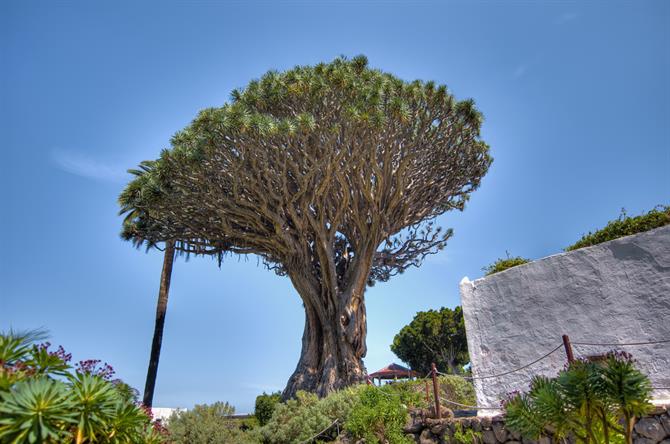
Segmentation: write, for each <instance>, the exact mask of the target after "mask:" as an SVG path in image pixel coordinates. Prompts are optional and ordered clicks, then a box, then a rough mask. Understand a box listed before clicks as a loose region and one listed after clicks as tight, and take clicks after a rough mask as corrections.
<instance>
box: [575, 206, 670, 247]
mask: <svg viewBox="0 0 670 444" xmlns="http://www.w3.org/2000/svg"><path fill="white" fill-rule="evenodd" d="M668 224H670V206H667V205H658V206H657V207H656V208H654V209H653V210H651V211H649V212H648V213H645V214H641V215H639V216H634V217H631V216H628V215H627V214H626V211H625V210H622V211H621V215H620V216H619V218H618V219H616V220H612V221H610V222H608V223H607V225H606V226H605V228H601V229H600V230H597V231H595V232H593V233H591V232H589V234H586V235H584V236H583V237H582V238H581V239H580V240H579V241H577V242H575V243H574V244H572V245H570V246H569V247H567V248H566V249H565V251H572V250H577V249H579V248H584V247H590V246H592V245H597V244H600V243H602V242H607V241H611V240H614V239H617V238H619V237H623V236H630V235H632V234H636V233H641V232H643V231H649V230H652V229H654V228H658V227H662V226H664V225H668Z"/></svg>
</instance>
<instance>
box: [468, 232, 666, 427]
mask: <svg viewBox="0 0 670 444" xmlns="http://www.w3.org/2000/svg"><path fill="white" fill-rule="evenodd" d="M460 291H461V303H462V306H463V314H464V317H465V327H466V331H467V335H468V348H469V351H470V358H471V362H472V368H473V376H475V377H478V376H484V375H494V374H500V373H504V372H506V371H508V370H513V369H516V368H519V367H521V366H523V365H525V364H528V363H530V362H532V361H534V360H535V359H537V358H538V357H540V356H542V355H544V354H545V353H547V352H549V351H551V350H552V349H554V348H555V347H556V346H557V345H559V344H561V336H562V335H563V334H567V335H568V336H569V337H570V339H571V341H572V342H593V343H629V342H645V341H654V340H669V339H670V226H665V227H661V228H657V229H655V230H651V231H648V232H645V233H640V234H636V235H633V236H628V237H624V238H620V239H616V240H613V241H610V242H605V243H602V244H599V245H596V246H593V247H589V248H583V249H580V250H576V251H572V252H568V253H562V254H558V255H555V256H550V257H547V258H544V259H540V260H537V261H534V262H531V263H529V264H525V265H521V266H517V267H514V268H510V269H508V270H505V271H503V272H500V273H496V274H494V275H491V276H487V277H484V278H481V279H477V280H475V281H470V280H469V279H468V278H467V277H465V278H463V280H462V281H461V284H460ZM613 348H615V347H611V346H603V347H601V346H584V345H582V346H580V345H575V346H574V350H575V354H576V355H577V357H579V356H584V355H597V354H603V353H605V352H607V351H609V350H612V349H613ZM619 349H622V350H625V351H628V352H630V353H632V354H633V357H634V358H635V359H636V360H637V361H638V364H639V367H640V368H641V369H642V370H643V371H644V372H645V373H646V374H647V375H648V376H649V378H650V379H651V381H652V385H653V386H654V387H660V388H664V389H658V390H655V391H654V398H655V399H659V400H660V399H666V400H667V399H670V389H668V388H670V343H662V344H655V345H641V346H631V347H620V348H619ZM565 363H566V355H565V351H564V349H563V348H560V349H559V350H558V351H556V352H554V353H553V354H551V355H550V356H549V357H547V358H546V359H543V360H542V361H540V362H538V363H537V364H534V365H532V366H531V367H529V368H527V369H524V370H521V371H519V372H514V373H511V374H509V375H505V376H501V377H496V378H491V379H481V380H475V381H474V382H475V389H476V393H477V403H478V405H479V406H480V407H481V406H486V407H497V406H499V405H500V400H501V398H502V397H503V396H504V395H505V394H506V393H509V392H511V391H514V390H526V389H527V388H528V383H529V381H530V378H531V377H532V375H534V374H544V375H547V376H555V375H556V374H557V373H558V371H559V370H560V369H562V368H563V367H564V365H565ZM491 413H496V412H495V411H480V414H491Z"/></svg>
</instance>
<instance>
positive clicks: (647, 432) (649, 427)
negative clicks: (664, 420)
mask: <svg viewBox="0 0 670 444" xmlns="http://www.w3.org/2000/svg"><path fill="white" fill-rule="evenodd" d="M635 431H636V432H637V433H638V434H639V435H640V436H642V437H644V438H649V439H651V440H652V441H654V444H656V443H657V442H659V441H660V440H662V439H663V438H665V435H666V433H665V429H664V428H663V426H662V425H661V422H660V421H659V420H658V419H656V418H654V417H652V418H642V419H640V420H639V421H638V422H637V424H635Z"/></svg>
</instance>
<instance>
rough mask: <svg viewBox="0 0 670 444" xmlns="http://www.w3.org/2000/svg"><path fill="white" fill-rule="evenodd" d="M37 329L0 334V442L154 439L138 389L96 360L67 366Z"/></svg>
mask: <svg viewBox="0 0 670 444" xmlns="http://www.w3.org/2000/svg"><path fill="white" fill-rule="evenodd" d="M43 339H44V333H43V332H41V331H36V332H28V333H16V332H9V333H0V442H2V443H12V444H32V443H76V444H84V443H101V444H140V443H141V444H159V443H163V442H165V437H164V436H163V435H162V434H161V433H159V432H158V431H157V430H154V428H153V427H152V425H151V421H150V417H149V416H148V415H147V413H146V412H145V411H144V410H143V408H142V407H140V406H139V405H137V403H136V400H137V391H136V390H134V389H133V388H132V387H130V386H128V385H127V384H125V383H123V382H122V381H120V380H118V379H117V380H111V377H112V375H113V374H114V370H113V369H112V367H111V366H109V365H107V364H105V365H102V366H99V363H100V361H98V360H87V361H81V362H80V363H79V364H77V368H76V369H73V368H72V367H71V366H70V365H69V361H70V358H71V356H70V355H69V354H68V353H66V352H65V350H64V349H63V348H62V347H59V348H58V349H57V350H56V351H50V350H49V347H50V344H49V343H43V344H39V345H38V344H35V342H36V341H41V340H43Z"/></svg>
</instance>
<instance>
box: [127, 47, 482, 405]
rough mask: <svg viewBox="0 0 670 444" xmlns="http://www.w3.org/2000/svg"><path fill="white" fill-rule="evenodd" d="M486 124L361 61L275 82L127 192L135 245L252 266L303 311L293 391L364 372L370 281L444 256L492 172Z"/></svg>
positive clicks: (143, 171) (193, 135)
mask: <svg viewBox="0 0 670 444" xmlns="http://www.w3.org/2000/svg"><path fill="white" fill-rule="evenodd" d="M481 122H482V116H481V114H480V113H479V111H477V109H476V108H475V107H474V103H473V101H472V100H464V101H458V100H456V99H454V97H453V96H452V95H451V94H449V92H448V91H447V88H446V87H445V86H444V85H436V84H435V83H434V82H423V81H418V80H417V81H413V82H406V81H403V80H401V79H399V78H397V77H395V76H393V75H391V74H388V73H384V72H382V71H379V70H376V69H371V68H369V67H368V64H367V59H366V58H365V57H364V56H358V57H354V58H353V59H351V60H348V59H345V58H338V59H335V60H334V61H332V62H331V63H321V64H318V65H315V66H297V67H295V68H293V69H291V70H288V71H285V72H276V71H270V72H268V73H267V74H265V75H264V76H262V77H261V78H260V79H258V80H253V81H251V82H250V83H249V85H248V86H247V87H246V88H244V89H240V90H235V91H233V93H232V94H231V101H230V103H226V104H224V105H223V106H221V107H218V108H209V109H205V110H203V111H202V112H200V113H199V114H198V116H197V117H196V118H195V120H194V121H193V122H192V123H191V124H190V125H189V126H188V127H186V128H185V129H184V130H182V131H180V132H178V133H177V134H176V135H175V136H174V137H173V138H172V141H171V145H172V147H171V148H170V149H165V150H163V151H162V153H161V155H160V157H159V158H158V159H157V160H155V161H147V162H143V163H142V164H141V165H140V168H139V169H137V170H132V171H131V172H132V173H133V174H135V176H136V177H135V179H133V180H132V181H131V182H130V183H129V184H128V186H127V187H126V189H125V190H124V191H123V193H122V194H121V196H120V199H119V201H120V205H121V212H122V213H123V214H125V215H126V217H125V219H124V223H123V231H122V236H123V237H124V238H125V239H127V240H131V241H133V242H134V243H135V244H136V245H142V244H146V245H148V246H155V245H157V244H159V243H161V242H165V241H172V242H174V245H175V249H176V250H177V251H178V252H181V253H186V254H196V255H215V256H217V257H218V258H219V261H221V260H222V258H223V257H224V255H226V254H255V255H258V256H259V257H260V258H261V259H262V261H263V263H264V264H265V265H266V266H267V267H268V268H269V269H272V270H274V271H275V272H276V273H278V274H280V275H288V277H289V278H290V279H291V281H292V283H293V285H294V286H295V288H296V290H297V292H298V293H299V295H300V297H301V298H302V300H303V303H304V306H305V313H306V325H305V334H304V336H303V354H302V356H301V360H300V362H299V364H298V368H297V369H296V373H294V375H293V377H292V378H291V381H290V382H289V387H287V391H285V395H287V394H288V395H291V394H293V393H295V390H297V389H300V388H303V389H308V390H316V391H317V392H318V393H319V394H325V393H327V392H328V391H330V390H331V389H333V388H337V387H340V386H343V385H347V384H349V383H352V382H355V381H360V380H362V379H363V378H364V376H365V369H364V367H363V365H362V361H361V358H362V357H363V356H365V353H366V346H365V334H366V317H365V316H366V314H365V304H364V297H363V294H364V290H365V286H366V284H372V283H374V282H375V281H386V280H388V279H389V278H390V277H392V276H394V275H396V274H398V273H401V272H403V271H405V270H406V269H407V268H409V267H412V266H419V265H420V264H421V261H422V259H423V258H424V257H425V256H426V255H428V254H432V253H435V252H437V251H438V250H439V249H441V248H443V247H444V245H445V243H446V241H447V239H448V238H449V237H450V236H451V234H452V231H451V230H442V229H441V228H440V227H438V226H436V225H435V224H434V219H435V217H436V216H438V215H440V214H443V213H444V212H446V211H449V210H463V208H464V206H465V203H466V201H467V200H468V198H469V196H470V193H471V192H472V191H474V190H475V189H476V188H477V187H479V185H480V181H481V178H482V177H483V176H484V174H485V173H486V171H487V170H488V167H489V165H490V163H491V157H490V156H489V149H488V146H487V145H486V143H484V142H483V141H482V140H481V139H480V125H481Z"/></svg>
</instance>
